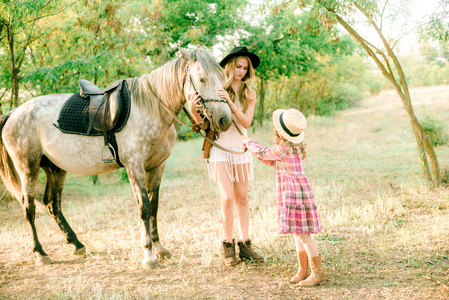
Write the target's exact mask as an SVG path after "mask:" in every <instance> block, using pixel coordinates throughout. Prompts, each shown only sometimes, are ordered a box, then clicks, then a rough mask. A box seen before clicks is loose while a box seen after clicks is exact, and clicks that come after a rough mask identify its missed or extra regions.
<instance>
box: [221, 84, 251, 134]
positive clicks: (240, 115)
mask: <svg viewBox="0 0 449 300" xmlns="http://www.w3.org/2000/svg"><path fill="white" fill-rule="evenodd" d="M217 95H218V96H220V97H222V98H224V99H226V101H228V104H229V107H230V108H231V111H232V113H233V114H234V115H235V117H236V118H237V120H238V121H239V123H240V124H242V126H243V127H244V128H245V129H248V128H249V127H250V126H251V123H252V122H253V117H254V109H255V107H256V92H255V91H253V90H251V89H250V90H249V92H248V97H249V100H250V102H249V103H248V107H247V108H246V111H245V112H243V111H241V110H240V109H238V107H237V105H235V103H234V102H232V101H231V98H230V97H229V94H228V92H227V91H226V90H224V89H218V90H217Z"/></svg>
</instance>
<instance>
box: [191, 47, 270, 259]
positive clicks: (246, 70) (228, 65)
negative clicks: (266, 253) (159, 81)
mask: <svg viewBox="0 0 449 300" xmlns="http://www.w3.org/2000/svg"><path fill="white" fill-rule="evenodd" d="M259 64H260V59H259V57H258V56H257V55H256V54H254V53H251V52H249V51H248V49H247V48H246V47H235V48H234V49H232V50H231V52H230V53H229V54H228V55H227V56H226V57H225V58H223V60H222V61H221V62H220V66H222V67H223V68H224V76H225V85H224V86H225V89H219V90H218V91H217V94H218V96H219V97H221V98H222V99H226V101H227V102H228V104H229V107H230V108H231V111H232V114H233V116H232V118H233V120H234V122H235V124H236V125H237V126H238V127H239V129H240V130H241V131H242V133H243V134H244V135H245V136H246V135H247V129H248V128H249V126H250V125H251V123H252V121H253V116H254V109H255V106H256V93H255V92H254V91H253V90H252V89H251V88H250V87H249V84H250V83H251V81H252V80H253V78H254V77H255V75H254V69H256V68H257V67H258V66H259ZM187 101H188V106H189V110H190V111H191V112H192V116H193V118H194V119H195V121H196V122H198V123H199V122H201V120H202V117H201V116H200V115H199V114H198V113H197V112H196V110H195V108H196V106H197V105H198V101H199V96H198V94H191V95H189V97H188V99H187ZM215 142H216V143H217V144H219V145H220V146H222V147H224V148H226V149H230V150H234V151H237V152H242V153H243V152H244V148H243V146H242V143H241V142H240V134H239V132H238V129H237V128H236V127H235V125H234V124H232V125H231V127H230V128H229V130H228V131H226V132H222V133H220V135H219V137H218V139H217V140H216V141H215ZM208 171H209V177H210V178H212V179H214V180H215V181H216V182H217V186H218V189H219V192H220V199H221V216H222V222H223V231H224V238H225V240H224V241H223V254H224V260H225V264H226V266H233V265H235V264H237V259H236V251H235V247H236V246H235V240H234V238H233V225H234V211H233V209H234V204H235V206H236V209H237V220H238V230H239V241H238V243H237V245H238V247H239V257H240V259H242V260H245V259H248V260H254V261H264V260H265V258H264V257H263V256H262V255H260V254H258V253H257V252H256V251H254V249H253V246H252V244H251V240H250V239H249V234H248V228H249V206H248V181H250V180H252V179H253V164H252V156H251V153H250V152H245V153H243V154H232V153H229V152H225V151H223V150H221V149H218V148H217V147H212V148H211V149H210V157H209V160H208Z"/></svg>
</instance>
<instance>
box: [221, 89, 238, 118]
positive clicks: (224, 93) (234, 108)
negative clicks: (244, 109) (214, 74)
mask: <svg viewBox="0 0 449 300" xmlns="http://www.w3.org/2000/svg"><path fill="white" fill-rule="evenodd" d="M217 95H218V97H220V98H222V99H225V100H226V101H227V102H228V105H229V108H230V109H231V111H232V113H233V114H235V113H236V112H237V110H238V107H237V105H235V104H234V102H232V100H231V97H229V93H228V92H227V91H226V90H225V89H218V90H217Z"/></svg>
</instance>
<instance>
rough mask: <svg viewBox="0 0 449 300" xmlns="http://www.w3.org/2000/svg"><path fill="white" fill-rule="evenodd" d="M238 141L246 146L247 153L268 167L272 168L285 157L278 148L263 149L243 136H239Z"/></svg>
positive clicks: (280, 148) (282, 151)
mask: <svg viewBox="0 0 449 300" xmlns="http://www.w3.org/2000/svg"><path fill="white" fill-rule="evenodd" d="M240 140H241V141H242V143H243V144H244V145H245V146H246V149H248V151H250V152H251V153H252V154H253V155H254V156H255V157H256V158H257V159H259V160H260V161H261V162H263V163H264V164H267V165H269V166H274V164H275V163H276V161H279V160H282V159H283V158H284V157H285V154H286V153H285V151H284V150H283V148H282V147H280V146H276V147H273V148H269V147H263V146H262V145H260V144H259V143H258V142H256V141H254V140H251V139H250V138H248V137H244V136H241V137H240Z"/></svg>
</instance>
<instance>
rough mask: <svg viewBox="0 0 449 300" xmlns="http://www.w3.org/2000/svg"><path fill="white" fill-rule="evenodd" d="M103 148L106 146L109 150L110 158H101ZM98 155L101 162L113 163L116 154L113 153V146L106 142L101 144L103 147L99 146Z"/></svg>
mask: <svg viewBox="0 0 449 300" xmlns="http://www.w3.org/2000/svg"><path fill="white" fill-rule="evenodd" d="M105 148H107V149H109V150H110V151H111V154H112V158H103V153H104V149H105ZM100 156H101V162H103V163H113V162H115V161H117V160H116V157H117V156H116V154H115V150H114V147H112V145H111V144H110V143H107V144H106V145H104V146H103V148H101V151H100Z"/></svg>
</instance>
